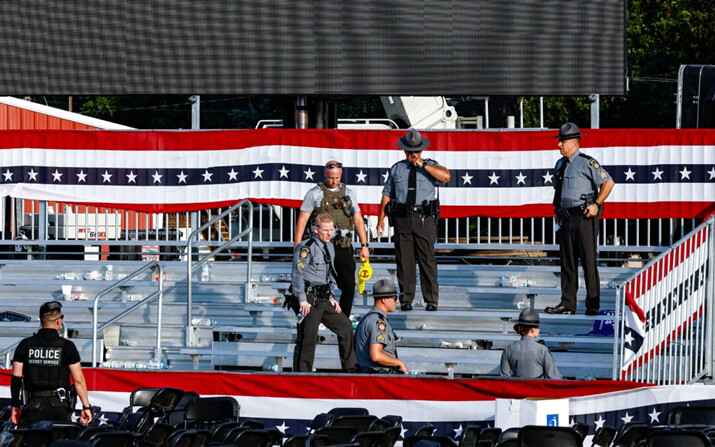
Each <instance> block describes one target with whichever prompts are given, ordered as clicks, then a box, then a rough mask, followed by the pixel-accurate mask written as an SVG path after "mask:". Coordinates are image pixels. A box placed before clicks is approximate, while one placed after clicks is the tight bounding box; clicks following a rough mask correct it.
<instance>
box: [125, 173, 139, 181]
mask: <svg viewBox="0 0 715 447" xmlns="http://www.w3.org/2000/svg"><path fill="white" fill-rule="evenodd" d="M136 182H137V175H136V174H135V173H134V171H129V174H127V183H136Z"/></svg>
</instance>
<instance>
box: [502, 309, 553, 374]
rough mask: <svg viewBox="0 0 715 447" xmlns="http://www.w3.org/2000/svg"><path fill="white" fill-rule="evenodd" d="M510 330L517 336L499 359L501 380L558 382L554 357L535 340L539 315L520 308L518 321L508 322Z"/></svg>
mask: <svg viewBox="0 0 715 447" xmlns="http://www.w3.org/2000/svg"><path fill="white" fill-rule="evenodd" d="M511 322H512V323H516V324H515V325H514V330H515V331H516V332H517V333H518V334H519V335H521V340H519V341H516V342H514V343H512V344H510V345H509V346H507V347H506V348H505V349H504V352H502V356H501V369H500V374H501V376H502V377H519V378H523V379H561V373H559V370H558V368H556V363H555V362H554V357H553V356H552V355H551V352H550V351H549V349H548V348H547V347H546V346H544V345H543V344H542V343H539V342H537V341H536V337H538V336H539V313H538V312H537V311H536V310H534V309H531V308H529V309H524V310H522V311H521V313H520V314H519V318H518V319H512V320H511Z"/></svg>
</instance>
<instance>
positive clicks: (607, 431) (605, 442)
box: [591, 425, 617, 447]
mask: <svg viewBox="0 0 715 447" xmlns="http://www.w3.org/2000/svg"><path fill="white" fill-rule="evenodd" d="M616 433H617V430H616V429H615V428H614V427H611V426H608V425H604V426H602V427H601V428H599V429H598V430H596V433H594V434H593V439H592V440H591V447H609V446H610V445H611V441H613V438H615V437H616Z"/></svg>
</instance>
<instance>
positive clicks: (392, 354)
mask: <svg viewBox="0 0 715 447" xmlns="http://www.w3.org/2000/svg"><path fill="white" fill-rule="evenodd" d="M400 295H401V293H397V288H396V287H395V284H394V283H393V282H392V281H390V280H388V279H381V280H379V281H377V282H376V283H375V285H374V286H373V288H372V297H373V298H374V300H375V305H374V306H373V307H372V308H371V309H370V310H369V311H368V313H367V314H365V316H364V317H363V318H362V320H360V324H358V327H357V330H356V331H355V352H356V354H357V361H358V365H359V366H360V371H361V372H364V373H376V374H380V373H382V374H407V366H405V362H403V361H402V360H400V359H399V358H398V357H397V347H396V346H395V341H396V336H395V332H394V331H393V330H392V327H391V326H390V322H389V321H388V320H387V314H388V313H390V312H394V311H395V309H397V301H398V300H399V296H400Z"/></svg>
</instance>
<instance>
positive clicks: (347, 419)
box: [330, 415, 377, 433]
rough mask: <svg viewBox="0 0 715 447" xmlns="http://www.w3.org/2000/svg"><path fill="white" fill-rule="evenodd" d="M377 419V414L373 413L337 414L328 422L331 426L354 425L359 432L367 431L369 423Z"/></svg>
mask: <svg viewBox="0 0 715 447" xmlns="http://www.w3.org/2000/svg"><path fill="white" fill-rule="evenodd" d="M376 420H377V416H374V415H360V416H354V415H346V416H338V417H336V418H335V419H333V422H332V423H331V424H330V426H331V427H355V428H356V429H357V431H358V433H360V432H365V431H368V429H369V428H370V425H371V424H372V423H373V422H374V421H376Z"/></svg>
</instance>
